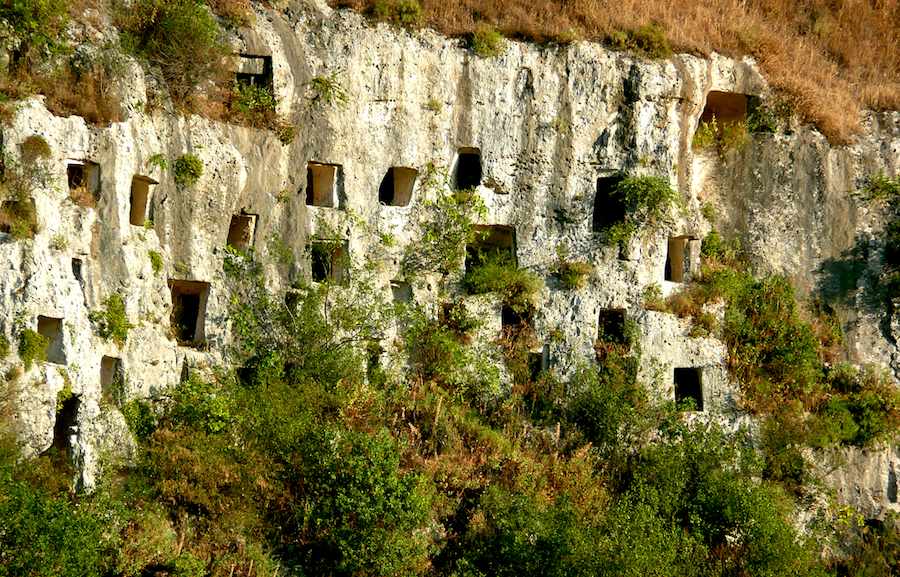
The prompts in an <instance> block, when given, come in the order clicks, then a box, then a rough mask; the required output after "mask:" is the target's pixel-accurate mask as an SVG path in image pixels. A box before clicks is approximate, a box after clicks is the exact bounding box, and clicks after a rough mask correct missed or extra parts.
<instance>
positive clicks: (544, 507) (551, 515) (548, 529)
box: [457, 486, 597, 577]
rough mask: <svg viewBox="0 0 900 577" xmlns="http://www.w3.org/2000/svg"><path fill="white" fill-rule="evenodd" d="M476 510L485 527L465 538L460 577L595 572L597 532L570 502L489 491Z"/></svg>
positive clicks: (558, 576)
mask: <svg viewBox="0 0 900 577" xmlns="http://www.w3.org/2000/svg"><path fill="white" fill-rule="evenodd" d="M477 511H478V513H477V515H478V518H479V521H480V522H478V523H471V524H470V525H469V527H468V531H467V533H466V534H465V535H464V537H463V543H462V553H463V557H462V559H460V560H459V562H458V566H459V568H460V570H459V571H458V572H457V574H459V575H472V576H476V575H477V576H482V575H492V576H497V577H514V576H517V575H542V576H546V577H563V576H565V575H585V576H586V575H590V574H592V569H595V567H594V566H593V563H592V561H593V559H591V555H590V553H589V551H590V549H591V544H592V541H594V540H595V539H596V537H597V533H596V531H592V527H590V526H589V525H588V523H586V522H585V520H584V519H583V518H581V516H580V515H579V512H578V511H577V510H576V509H575V507H573V506H572V503H571V501H570V500H569V499H566V498H565V497H562V498H559V499H557V500H555V501H553V502H550V503H546V502H545V500H544V499H541V498H540V497H539V496H536V495H531V494H528V493H524V492H518V491H516V492H513V491H510V490H508V489H506V488H503V487H500V486H489V487H488V489H487V490H486V491H485V492H484V494H483V495H482V496H481V498H480V499H479V501H478V510H477Z"/></svg>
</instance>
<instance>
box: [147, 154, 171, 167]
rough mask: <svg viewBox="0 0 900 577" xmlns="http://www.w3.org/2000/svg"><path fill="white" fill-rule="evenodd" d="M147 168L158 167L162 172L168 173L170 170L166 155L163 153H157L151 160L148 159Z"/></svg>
mask: <svg viewBox="0 0 900 577" xmlns="http://www.w3.org/2000/svg"><path fill="white" fill-rule="evenodd" d="M147 166H148V167H149V168H153V167H156V168H158V169H159V170H160V171H166V170H168V169H169V161H168V159H166V155H165V154H163V153H161V152H156V153H154V154H151V155H150V158H148V159H147Z"/></svg>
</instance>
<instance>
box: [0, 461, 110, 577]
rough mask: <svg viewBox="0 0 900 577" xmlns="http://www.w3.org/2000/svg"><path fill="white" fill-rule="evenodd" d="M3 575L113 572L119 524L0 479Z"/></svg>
mask: <svg viewBox="0 0 900 577" xmlns="http://www.w3.org/2000/svg"><path fill="white" fill-rule="evenodd" d="M0 495H2V498H0V526H2V527H3V530H2V531H0V574H3V575H10V576H12V575H29V576H31V577H93V576H96V575H101V574H105V571H106V570H107V569H111V568H112V563H113V562H114V559H115V549H116V546H117V543H116V541H117V534H116V531H115V529H116V527H115V525H111V523H110V519H109V515H104V514H98V513H95V512H93V511H91V510H90V509H88V508H87V507H85V506H84V504H78V503H72V502H70V501H69V499H68V498H66V497H65V496H63V497H52V496H50V495H48V494H46V493H44V492H43V491H41V490H40V489H36V488H34V487H32V486H30V484H29V483H27V482H22V481H11V480H9V479H2V478H0Z"/></svg>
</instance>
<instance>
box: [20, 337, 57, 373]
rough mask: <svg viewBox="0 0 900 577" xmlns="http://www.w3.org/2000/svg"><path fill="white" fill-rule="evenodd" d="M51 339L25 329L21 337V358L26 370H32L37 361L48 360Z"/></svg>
mask: <svg viewBox="0 0 900 577" xmlns="http://www.w3.org/2000/svg"><path fill="white" fill-rule="evenodd" d="M48 346H50V339H48V338H47V337H45V336H44V335H42V334H41V333H39V332H37V331H33V330H31V329H25V330H23V331H22V333H21V334H20V335H19V358H20V359H21V360H22V364H23V365H25V370H26V371H27V370H28V369H30V368H31V365H32V364H34V362H35V361H38V362H40V361H46V360H47V347H48Z"/></svg>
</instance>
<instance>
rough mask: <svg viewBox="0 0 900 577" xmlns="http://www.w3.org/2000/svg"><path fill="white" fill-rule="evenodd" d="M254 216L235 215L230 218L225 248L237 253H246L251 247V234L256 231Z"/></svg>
mask: <svg viewBox="0 0 900 577" xmlns="http://www.w3.org/2000/svg"><path fill="white" fill-rule="evenodd" d="M256 218H257V217H256V215H255V214H243V213H241V214H235V215H232V216H231V224H229V226H228V238H227V240H226V244H227V246H230V247H232V248H234V249H237V250H239V251H247V250H248V249H250V247H252V246H253V234H254V232H255V231H256Z"/></svg>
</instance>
